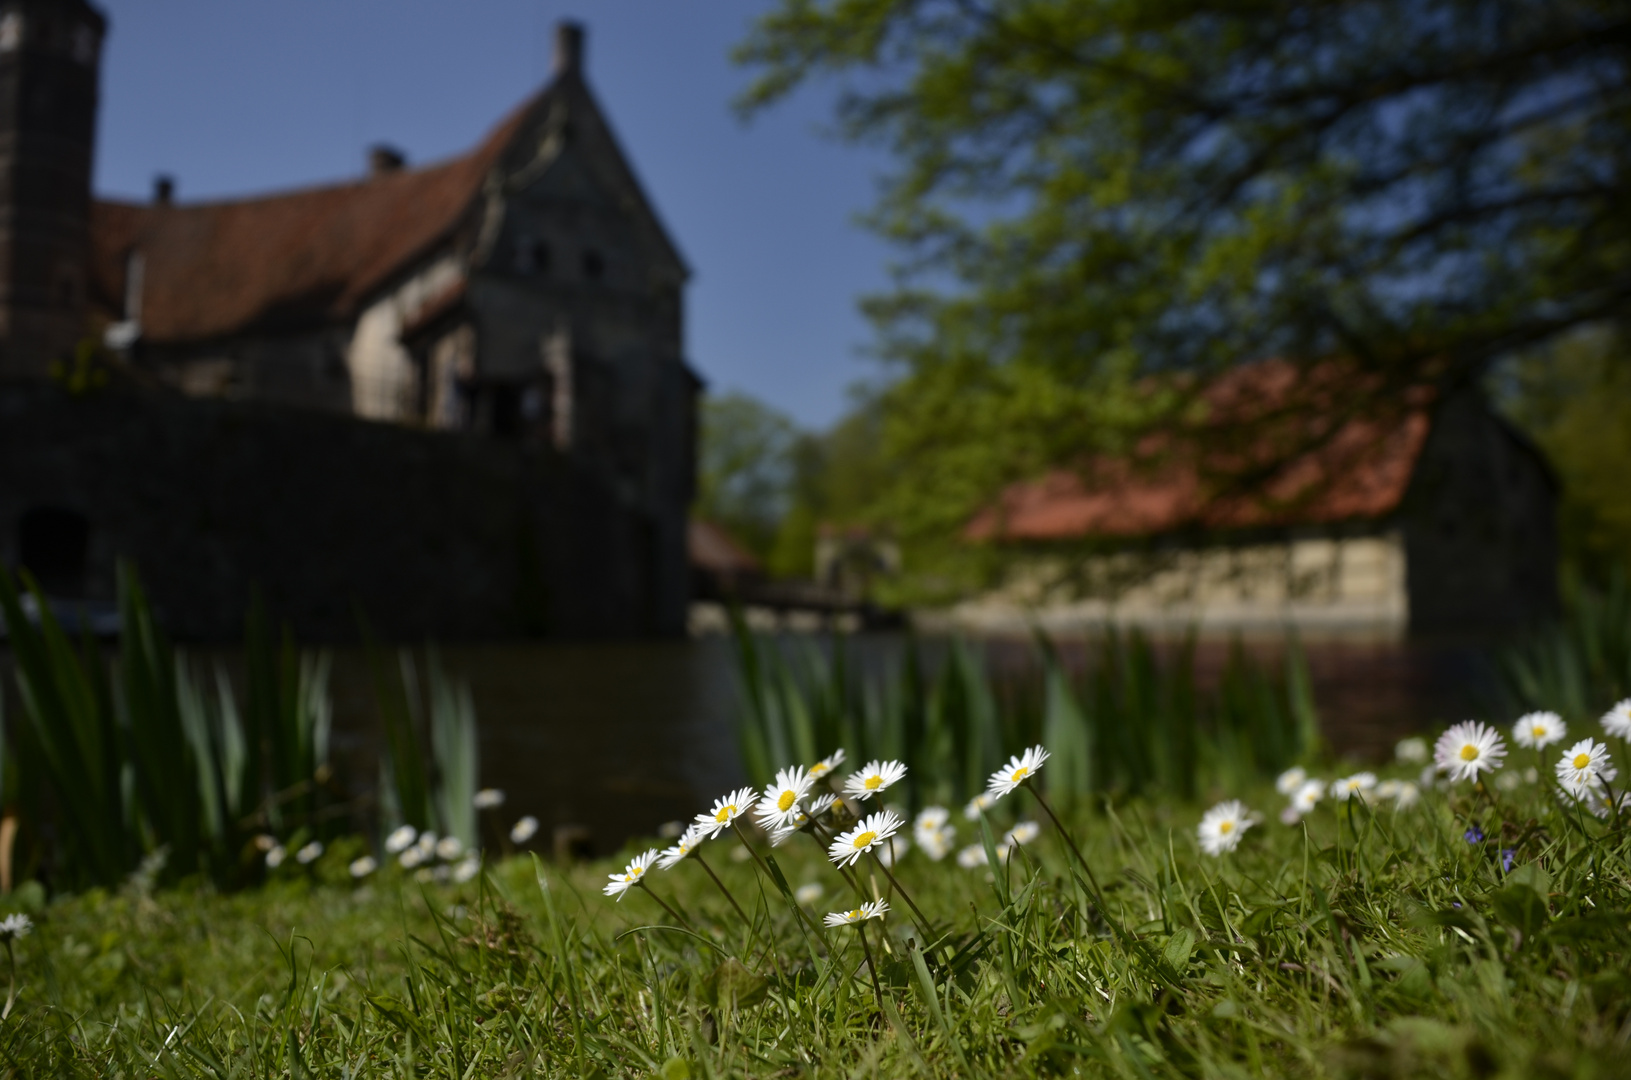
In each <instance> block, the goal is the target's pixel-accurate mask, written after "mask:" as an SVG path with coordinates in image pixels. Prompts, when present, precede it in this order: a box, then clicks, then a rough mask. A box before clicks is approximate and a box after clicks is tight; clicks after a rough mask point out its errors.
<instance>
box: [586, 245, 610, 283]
mask: <svg viewBox="0 0 1631 1080" xmlns="http://www.w3.org/2000/svg"><path fill="white" fill-rule="evenodd" d="M583 276H584V277H586V278H588V279H589V280H590V281H599V280H600V279H601V278H603V277H605V276H606V260H604V259H602V258H601V257H600V252H598V251H595V250H593V249H591V250H589V251H585V252H584V253H583Z"/></svg>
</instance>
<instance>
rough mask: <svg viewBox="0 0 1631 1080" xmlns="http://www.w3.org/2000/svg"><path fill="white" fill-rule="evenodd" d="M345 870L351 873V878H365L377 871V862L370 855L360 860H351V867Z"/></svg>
mask: <svg viewBox="0 0 1631 1080" xmlns="http://www.w3.org/2000/svg"><path fill="white" fill-rule="evenodd" d="M347 869H349V870H350V871H351V876H352V877H354V878H365V877H367V876H368V875H369V874H372V873H373V872H374V871H375V870H378V869H379V860H377V859H375V858H374V857H373V856H372V855H364V856H363V857H362V858H360V859H352V860H351V865H350V866H349V867H347Z"/></svg>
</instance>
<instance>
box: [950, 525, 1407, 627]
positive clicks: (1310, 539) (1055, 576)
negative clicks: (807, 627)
mask: <svg viewBox="0 0 1631 1080" xmlns="http://www.w3.org/2000/svg"><path fill="white" fill-rule="evenodd" d="M1409 616H1410V601H1409V595H1408V593H1407V590H1406V583H1405V549H1404V540H1403V537H1402V536H1401V535H1400V534H1399V533H1398V532H1397V531H1396V530H1390V531H1387V532H1384V533H1379V534H1375V535H1370V536H1349V537H1332V536H1321V535H1305V536H1296V537H1291V538H1288V539H1286V540H1284V541H1280V542H1266V543H1258V544H1249V545H1239V546H1227V547H1226V546H1221V545H1220V546H1219V547H1215V548H1201V549H1189V550H1178V551H1172V552H1167V553H1162V554H1158V555H1147V554H1133V553H1117V554H1110V555H1101V556H1091V557H1088V558H1086V559H1083V560H1081V561H1079V562H1076V563H1066V562H1065V561H1064V560H1062V559H1061V558H1058V557H1051V558H1039V559H1036V560H1034V561H1032V562H1030V563H1028V564H1025V565H1023V566H1020V567H1018V568H1016V569H1015V570H1014V571H1012V572H1011V573H1010V574H1009V578H1008V580H1007V582H1006V583H1005V584H1004V585H1003V586H1002V587H1000V588H997V589H994V590H992V591H990V592H988V593H985V594H983V595H981V596H978V597H974V598H972V599H970V600H967V601H964V602H962V603H960V604H956V605H954V606H952V607H950V608H947V609H943V610H941V611H938V612H934V613H930V614H928V615H926V616H925V617H924V619H923V620H922V621H923V622H924V624H925V625H927V626H932V627H935V628H944V629H953V630H963V631H970V632H975V633H1023V632H1026V631H1027V630H1029V628H1030V627H1032V626H1038V625H1040V626H1042V627H1044V628H1046V629H1049V630H1055V631H1071V630H1086V629H1092V628H1095V627H1102V626H1104V625H1106V624H1117V625H1123V626H1139V627H1142V628H1145V629H1148V630H1152V631H1159V632H1173V633H1182V632H1184V631H1186V630H1188V629H1190V628H1191V627H1193V628H1195V629H1197V630H1199V631H1200V632H1203V633H1231V632H1235V631H1254V630H1260V631H1276V630H1280V629H1284V628H1286V627H1296V628H1297V629H1299V630H1305V631H1313V632H1329V633H1333V634H1344V635H1345V634H1358V635H1362V636H1366V637H1384V638H1392V637H1398V636H1402V635H1403V634H1404V632H1405V630H1406V628H1407V626H1408V623H1409Z"/></svg>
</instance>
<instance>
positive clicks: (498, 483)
mask: <svg viewBox="0 0 1631 1080" xmlns="http://www.w3.org/2000/svg"><path fill="white" fill-rule="evenodd" d="M41 510H53V511H66V512H68V513H69V514H70V515H74V514H77V515H80V516H82V518H83V520H84V521H85V522H86V523H87V524H88V526H89V543H88V545H87V552H86V557H85V561H84V570H83V574H82V575H81V579H80V581H79V582H78V584H77V586H71V587H72V588H74V589H75V591H79V592H81V593H82V594H83V595H84V596H85V597H86V598H88V599H92V600H98V599H100V600H110V599H112V597H113V592H114V568H115V565H116V561H117V560H118V559H119V558H129V559H131V560H132V561H134V562H135V563H136V564H137V565H138V566H139V567H140V569H141V572H142V575H143V578H144V580H145V582H146V584H147V586H148V591H149V593H150V595H151V598H152V600H153V601H154V603H155V605H156V606H157V607H158V608H159V609H160V610H161V612H162V615H163V618H164V621H165V623H166V625H167V626H168V627H169V628H170V630H171V631H172V632H173V633H174V634H175V635H176V636H177V637H178V638H182V639H186V640H235V639H237V638H238V637H239V636H240V635H241V633H242V627H243V619H244V615H245V612H246V610H247V607H248V604H249V600H250V596H251V592H252V590H253V589H255V588H259V589H260V590H261V591H262V592H263V593H264V595H265V597H266V600H267V602H268V605H269V606H270V608H271V610H272V612H273V613H274V615H275V616H276V617H278V618H279V619H284V620H287V621H288V622H289V623H290V625H291V626H292V628H293V629H294V632H295V633H296V635H297V636H298V637H299V638H300V639H301V640H303V641H332V640H348V639H353V638H354V637H355V636H356V620H355V615H354V612H355V611H356V610H361V611H363V612H365V613H366V614H367V617H368V619H369V620H370V622H371V623H372V625H373V626H374V628H375V630H376V631H377V632H378V633H379V634H381V635H382V636H384V637H386V638H389V639H394V640H404V641H413V640H423V639H427V638H436V639H439V640H450V639H475V638H501V637H512V636H521V635H543V636H550V637H559V638H597V637H599V638H604V637H623V636H627V637H632V636H644V635H650V634H677V633H679V632H681V631H682V630H683V626H684V613H685V604H686V599H687V598H686V595H685V590H684V584H683V583H684V581H685V580H686V574H685V564H684V548H683V544H675V543H674V542H673V541H672V539H671V537H670V535H669V534H670V533H672V532H674V531H676V529H678V530H680V531H683V508H682V509H681V512H680V517H679V518H678V522H677V524H676V523H674V522H667V521H657V520H655V519H654V518H653V517H652V515H650V514H647V513H644V512H641V511H639V510H636V509H633V508H631V505H630V502H629V501H628V500H625V499H624V498H622V497H620V496H619V494H618V493H617V491H616V490H615V489H614V487H613V486H612V485H610V484H608V483H607V482H606V481H605V480H604V479H602V478H601V477H598V476H596V475H595V474H593V473H592V472H590V471H589V470H587V469H586V468H584V467H582V466H580V465H577V464H574V463H573V462H571V461H570V460H569V459H566V458H564V457H562V456H561V455H559V454H557V453H555V452H554V451H552V450H550V449H548V448H546V447H541V446H537V445H523V444H516V443H505V442H498V441H495V440H491V439H485V438H481V437H478V436H471V435H458V434H447V433H431V432H423V431H415V430H410V429H406V428H402V427H400V426H397V425H391V424H378V423H369V422H366V421H361V420H356V419H351V418H348V417H343V416H335V415H329V414H324V413H320V412H315V411H307V410H294V409H285V408H278V407H276V406H271V405H265V404H255V403H235V402H226V401H204V400H197V399H191V398H185V397H182V396H180V395H174V394H171V393H168V392H158V391H148V390H135V389H127V388H118V389H110V390H106V391H102V392H99V393H93V394H90V395H86V396H82V397H72V396H69V395H68V394H66V393H64V392H62V391H60V390H57V389H55V388H53V387H48V386H44V385H30V384H22V383H13V384H0V558H3V559H4V561H5V562H6V564H7V565H9V566H15V565H16V563H17V561H18V558H19V556H20V553H21V552H20V545H21V537H20V536H19V529H20V527H21V526H22V523H23V521H24V518H25V516H27V515H29V514H30V513H31V512H33V517H32V519H31V520H34V521H39V520H40V519H41V516H40V514H39V511H41ZM47 516H51V515H47ZM55 516H56V517H61V514H60V513H59V514H56V515H55ZM36 549H37V548H36ZM669 563H675V565H672V566H671V565H668V564H669ZM676 583H679V584H678V585H676Z"/></svg>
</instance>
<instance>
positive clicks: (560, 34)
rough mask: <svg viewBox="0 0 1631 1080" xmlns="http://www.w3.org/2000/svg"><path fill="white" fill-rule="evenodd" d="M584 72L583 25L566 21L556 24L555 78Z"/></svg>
mask: <svg viewBox="0 0 1631 1080" xmlns="http://www.w3.org/2000/svg"><path fill="white" fill-rule="evenodd" d="M582 71H583V24H582V23H575V22H570V21H567V20H565V19H563V20H562V21H560V22H558V23H556V24H555V76H556V78H559V77H560V76H562V75H565V74H567V73H568V72H578V73H581V72H582Z"/></svg>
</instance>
